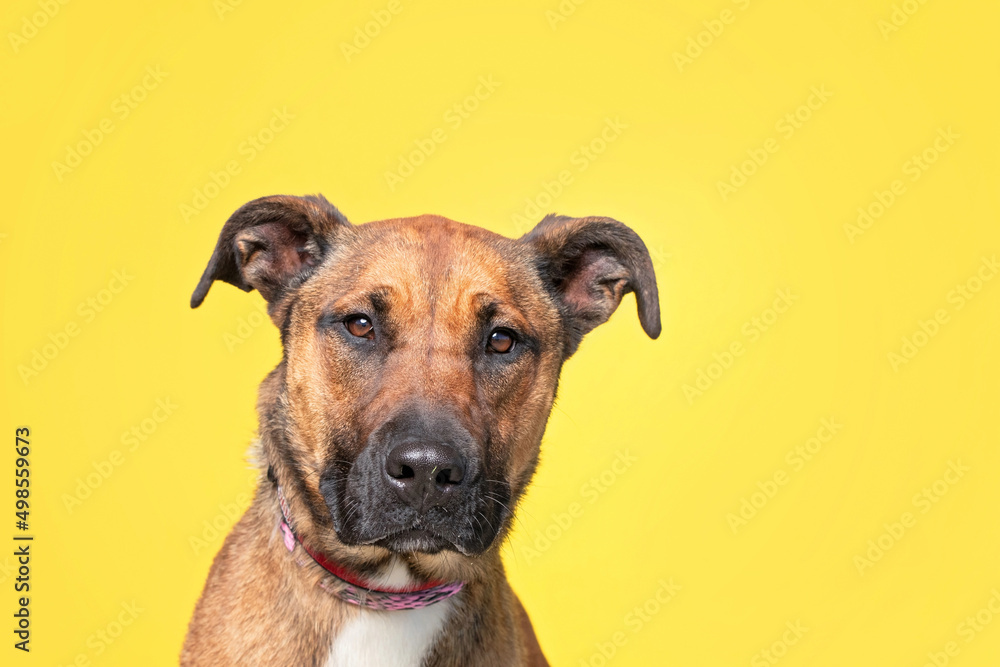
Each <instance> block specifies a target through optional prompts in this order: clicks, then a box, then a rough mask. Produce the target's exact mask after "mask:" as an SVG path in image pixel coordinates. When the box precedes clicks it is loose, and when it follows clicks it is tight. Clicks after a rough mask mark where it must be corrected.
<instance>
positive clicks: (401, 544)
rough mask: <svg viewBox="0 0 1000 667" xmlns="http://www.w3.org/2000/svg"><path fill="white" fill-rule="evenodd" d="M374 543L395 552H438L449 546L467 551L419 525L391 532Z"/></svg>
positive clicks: (461, 551) (460, 550)
mask: <svg viewBox="0 0 1000 667" xmlns="http://www.w3.org/2000/svg"><path fill="white" fill-rule="evenodd" d="M373 543H374V544H377V545H378V546H380V547H383V548H386V549H388V550H389V551H393V552H395V553H412V552H420V553H437V552H439V551H442V550H444V549H447V548H452V549H455V550H457V551H459V552H460V553H465V552H464V550H463V549H462V548H461V547H460V546H459V545H457V544H455V543H454V542H453V541H451V540H449V539H447V538H446V537H443V536H442V535H438V534H437V533H435V532H433V531H431V530H427V529H426V528H420V527H417V526H413V527H410V528H404V529H403V530H397V531H395V532H392V533H389V534H388V535H386V536H384V537H381V538H379V539H377V540H374V541H373Z"/></svg>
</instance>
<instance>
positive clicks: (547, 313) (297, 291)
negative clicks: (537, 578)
mask: <svg viewBox="0 0 1000 667" xmlns="http://www.w3.org/2000/svg"><path fill="white" fill-rule="evenodd" d="M217 280H221V281H223V282H227V283H230V284H231V285H235V286H236V287H239V288H240V289H242V290H244V291H248V292H249V291H251V290H254V289H256V290H257V291H258V292H260V294H261V295H262V296H263V297H264V299H265V301H266V302H267V310H268V314H269V316H270V319H271V320H272V321H273V322H274V324H275V326H276V327H277V328H278V329H279V330H280V332H281V342H282V347H283V352H284V354H283V357H282V360H281V363H280V364H278V366H277V367H276V368H275V369H274V370H273V371H271V373H270V374H269V375H268V376H267V377H266V379H265V380H264V381H263V382H262V384H261V386H260V390H259V395H258V401H257V410H258V413H259V416H260V425H259V432H258V439H257V441H256V443H255V445H254V449H253V451H252V456H253V457H254V458H255V459H256V460H257V462H258V463H259V466H260V476H259V481H258V486H257V490H256V492H255V495H254V498H253V500H252V501H251V504H250V506H249V508H248V509H247V511H246V513H245V514H244V515H243V517H242V518H241V519H240V520H239V521H238V522H237V523H236V525H235V526H234V527H233V529H232V531H231V533H230V534H229V535H228V537H227V538H226V540H225V543H224V544H223V546H222V548H221V550H220V551H219V553H218V554H217V556H216V557H215V560H214V562H213V564H212V567H211V570H210V572H209V575H208V580H207V582H206V584H205V588H204V591H203V592H202V595H201V597H200V599H199V601H198V603H197V605H196V608H195V611H194V614H193V616H192V618H191V621H190V626H189V628H188V632H187V637H186V639H185V642H184V646H183V648H182V651H181V660H180V661H181V664H182V665H211V666H212V667H218V666H220V665H295V666H297V667H300V666H302V665H317V666H328V667H332V666H335V665H337V666H342V665H351V666H358V665H361V666H367V665H393V666H409V665H413V666H416V665H442V666H451V665H454V666H456V667H457V666H462V667H468V666H470V665H487V666H498V667H500V666H502V667H507V666H512V665H530V666H536V665H547V664H548V663H547V662H546V659H545V657H544V654H543V653H542V650H541V648H540V646H539V643H538V640H537V638H536V636H535V633H534V630H533V628H532V625H531V621H530V620H529V618H528V615H527V614H526V612H525V610H524V607H523V606H522V605H521V603H520V602H519V600H518V598H517V596H516V595H515V594H514V592H513V590H512V589H511V587H510V585H509V584H508V582H507V579H506V575H505V573H504V567H503V563H502V562H501V557H500V545H501V544H502V543H503V541H504V539H505V537H506V535H507V533H508V531H509V529H510V524H511V517H512V516H513V514H514V509H515V507H516V505H517V502H518V500H519V498H520V497H521V496H522V494H523V493H524V491H525V488H526V487H527V486H528V483H529V481H530V480H531V478H532V475H533V473H534V471H535V467H536V465H537V463H538V456H539V446H540V443H541V439H542V433H543V431H544V430H545V424H546V422H547V420H548V416H549V412H550V410H551V409H552V405H553V401H554V399H555V396H556V388H557V385H558V380H559V373H560V370H561V368H562V365H563V363H564V362H565V361H566V359H567V358H569V356H570V355H572V354H573V353H574V352H575V351H576V350H577V347H578V346H579V344H580V340H581V339H582V338H583V336H584V335H585V334H586V333H587V332H589V331H590V330H592V329H593V328H594V327H596V326H597V325H599V324H601V323H603V322H605V321H607V319H608V318H609V317H610V316H611V314H612V313H613V312H614V311H615V309H616V308H617V307H618V304H619V302H620V301H621V299H622V297H623V296H624V295H625V294H626V293H629V292H634V293H635V298H636V303H637V308H638V315H639V322H640V324H641V326H642V328H643V330H644V331H645V332H646V334H647V335H648V336H649V337H651V338H656V337H657V336H658V335H659V333H660V312H659V300H658V294H657V288H656V279H655V276H654V272H653V264H652V262H651V260H650V256H649V253H648V252H647V250H646V247H645V245H644V244H643V242H642V240H640V238H639V236H638V235H636V234H635V232H633V231H632V230H631V229H629V228H628V227H626V226H625V225H624V224H622V223H620V222H617V221H615V220H612V219H610V218H603V217H589V218H571V217H564V216H557V215H549V216H547V217H545V218H544V219H543V220H542V221H541V222H539V223H538V224H537V226H535V227H534V229H532V230H531V231H530V232H528V233H527V234H525V235H524V236H522V237H520V238H518V239H511V238H507V237H504V236H500V235H498V234H495V233H493V232H490V231H488V230H485V229H483V228H480V227H475V226H472V225H467V224H463V223H459V222H455V221H452V220H449V219H447V218H444V217H440V216H436V215H422V216H419V217H412V218H397V219H391V220H381V221H377V222H369V223H365V224H361V225H353V224H351V223H350V222H348V220H347V218H345V217H344V216H343V215H342V214H341V213H340V211H338V210H337V208H335V207H334V206H333V205H332V204H330V203H329V202H328V201H327V200H326V199H325V198H324V197H322V196H321V195H315V196H306V197H296V196H284V195H280V196H272V197H264V198H261V199H257V200H254V201H251V202H249V203H248V204H245V205H244V206H242V207H241V208H240V209H239V210H237V211H236V212H235V213H234V214H233V215H232V216H231V217H230V218H229V220H228V221H227V222H226V223H225V225H224V226H223V228H222V232H221V234H220V235H219V240H218V243H217V245H216V247H215V250H214V252H213V253H212V256H211V258H210V260H209V262H208V266H207V268H206V269H205V272H204V274H203V275H202V277H201V281H200V282H199V283H198V285H197V288H196V289H195V291H194V294H193V295H192V297H191V307H192V308H196V307H198V306H199V305H200V304H201V303H202V301H203V300H204V298H205V296H206V294H207V293H208V291H209V288H210V287H211V286H212V284H213V283H214V282H215V281H217Z"/></svg>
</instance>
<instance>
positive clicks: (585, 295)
mask: <svg viewBox="0 0 1000 667" xmlns="http://www.w3.org/2000/svg"><path fill="white" fill-rule="evenodd" d="M521 241H522V242H526V243H529V244H531V245H532V246H533V247H534V249H535V251H536V252H537V254H538V257H539V260H540V266H539V269H540V271H541V274H542V279H543V280H544V281H545V282H546V283H547V285H548V287H549V289H550V291H552V292H553V293H554V294H555V295H556V296H557V299H558V301H559V304H560V310H561V311H562V313H563V318H564V320H565V322H566V356H567V357H569V356H570V355H571V354H573V352H575V351H576V348H577V346H578V345H579V344H580V340H581V339H582V338H583V336H584V335H585V334H586V333H588V332H589V331H591V330H592V329H594V327H596V326H597V325H599V324H603V323H604V322H607V321H608V318H609V317H611V314H612V313H614V312H615V309H617V308H618V304H619V303H620V302H621V300H622V297H623V296H624V295H625V294H627V293H629V292H635V298H636V304H637V306H638V309H639V322H640V323H641V324H642V328H643V330H644V331H645V332H646V334H647V335H648V336H649V337H650V338H656V337H657V336H659V335H660V302H659V296H658V293H657V289H656V276H655V275H654V273H653V262H652V260H651V259H650V257H649V252H648V251H647V250H646V246H645V244H643V242H642V239H640V238H639V236H638V235H637V234H636V233H635V232H633V231H632V230H631V229H629V228H628V227H626V226H625V225H623V224H622V223H620V222H618V221H617V220H612V219H611V218H569V217H565V216H561V215H548V216H546V217H545V219H544V220H542V221H541V222H539V223H538V224H537V225H536V226H535V228H534V229H532V230H531V231H530V232H528V233H527V234H525V235H524V236H522V237H521Z"/></svg>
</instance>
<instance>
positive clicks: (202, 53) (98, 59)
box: [0, 0, 1000, 667]
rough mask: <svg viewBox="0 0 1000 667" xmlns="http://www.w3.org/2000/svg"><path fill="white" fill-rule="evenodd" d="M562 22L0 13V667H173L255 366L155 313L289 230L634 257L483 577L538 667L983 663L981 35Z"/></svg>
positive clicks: (409, 7) (931, 5)
mask: <svg viewBox="0 0 1000 667" xmlns="http://www.w3.org/2000/svg"><path fill="white" fill-rule="evenodd" d="M577 3H578V4H577ZM577 3H574V2H573V1H572V0H563V1H562V2H561V3H560V2H559V0H549V1H548V2H539V3H530V2H520V1H514V2H507V3H503V4H502V6H501V5H500V4H496V5H491V6H488V7H485V6H482V5H481V4H480V3H469V2H453V1H449V2H432V1H430V0H421V1H420V2H415V1H412V0H394V2H392V3H390V2H388V0H386V1H385V2H383V1H382V0H374V1H368V2H363V3H320V2H306V3H294V4H286V5H279V4H278V3H265V2H262V1H261V0H243V1H242V2H239V1H238V0H200V1H198V2H193V1H190V0H188V1H185V2H172V3H167V2H161V3H141V2H77V1H75V0H73V1H70V2H66V3H65V4H62V3H61V2H60V1H59V0H40V1H39V0H14V1H12V2H8V3H5V5H4V8H3V9H2V10H0V27H2V29H3V35H4V43H3V45H2V46H0V51H2V54H0V90H2V91H3V104H2V109H0V122H2V125H0V127H2V129H3V134H2V137H3V144H4V150H3V155H4V159H3V165H2V167H0V170H2V173H0V176H2V183H3V211H4V214H3V217H2V219H0V266H2V269H0V271H2V275H3V285H2V291H0V294H2V299H3V301H2V343H3V344H2V367H3V372H4V382H3V395H2V401H0V402H2V412H3V415H2V425H3V429H4V430H5V431H6V432H7V434H8V436H7V437H8V438H9V442H10V443H11V444H13V440H14V429H15V427H18V426H28V427H30V428H31V431H32V448H33V453H32V457H31V471H32V477H31V479H32V482H33V485H32V487H31V488H32V496H31V499H32V506H31V529H30V532H31V533H32V534H34V535H35V536H36V539H35V541H34V543H33V546H32V549H33V552H32V553H33V558H32V571H31V576H32V582H31V585H32V588H31V603H30V609H31V620H32V626H31V627H32V631H33V634H32V640H31V648H32V650H31V653H30V654H29V655H24V654H22V653H21V652H20V651H16V650H15V649H14V648H13V646H12V645H13V635H12V633H11V628H12V627H13V626H12V617H11V614H12V613H13V612H14V609H15V598H16V597H17V595H16V594H15V592H14V591H13V583H14V577H15V576H16V573H15V572H14V571H13V569H12V564H13V556H11V555H6V556H0V580H2V584H0V591H2V593H0V609H2V610H3V613H2V617H3V618H6V619H7V621H5V622H4V623H3V624H0V629H2V630H3V634H2V636H3V637H5V638H6V639H5V640H4V641H5V644H4V645H3V646H2V647H0V656H3V657H2V658H0V662H2V663H3V664H11V665H14V664H39V665H43V664H44V665H69V664H72V663H73V662H74V661H78V664H94V665H147V664H150V665H152V664H163V665H166V664H171V663H174V662H176V656H177V654H178V651H179V649H180V645H181V642H182V639H183V636H184V632H185V627H186V623H187V619H188V617H189V615H190V613H191V610H192V608H193V605H194V602H195V600H196V598H197V596H198V594H199V592H200V589H201V586H202V584H203V581H204V578H205V575H206V573H207V571H208V568H209V565H210V562H211V558H212V556H213V554H214V553H215V551H216V550H217V549H218V547H219V545H220V544H221V541H222V535H223V534H224V533H225V532H226V531H227V530H228V528H229V526H230V525H231V524H232V521H233V518H234V515H235V512H236V511H238V510H239V509H241V508H242V506H244V505H245V502H246V496H247V494H248V493H249V492H250V489H251V487H252V475H251V472H250V470H249V469H248V466H247V463H246V461H245V458H244V455H245V451H246V449H247V446H248V444H249V442H250V441H251V439H252V437H253V433H254V429H255V427H256V416H255V413H254V400H255V392H256V388H257V384H258V383H259V382H260V380H261V379H262V378H263V376H264V375H265V374H266V372H267V371H268V370H269V369H270V368H272V367H273V366H274V364H275V363H276V362H277V360H278V358H279V356H280V346H279V341H278V337H277V334H276V331H275V330H274V328H273V327H272V326H271V325H270V323H269V322H267V321H264V320H263V318H262V317H261V315H260V307H261V303H262V302H261V298H260V296H259V295H258V294H256V293H251V294H244V293H242V292H240V291H239V290H236V289H233V288H231V287H229V286H226V285H217V286H216V287H215V289H213V290H212V293H211V295H210V296H209V298H208V299H207V300H206V302H205V305H204V306H203V307H202V308H201V309H199V310H196V311H192V310H190V309H189V308H188V299H189V296H190V293H191V291H192V290H193V288H194V286H195V283H196V282H197V279H198V277H199V276H200V274H201V271H202V269H203V268H204V265H205V264H206V262H207V260H208V257H209V254H210V253H211V250H212V247H213V245H214V243H215V239H216V236H217V234H218V232H219V230H220V228H221V225H222V223H223V222H224V221H225V219H226V218H227V216H228V215H229V214H230V213H231V212H232V211H233V210H235V209H236V208H237V207H238V206H239V205H241V204H243V203H244V202H246V201H248V200H250V199H253V198H256V197H259V196H263V195H268V194H275V193H289V194H306V193H313V192H322V193H323V194H325V195H326V196H327V197H328V198H329V199H330V200H331V201H332V202H333V203H335V204H336V205H337V206H339V207H340V208H341V210H342V211H343V212H344V213H345V214H346V215H347V216H348V217H349V218H350V219H352V220H353V221H355V222H363V221H367V220H374V219H381V218H388V217H395V216H406V215H415V214H420V213H425V212H427V213H430V212H433V213H438V214H442V215H445V216H448V217H451V218H454V219H457V220H461V221H464V222H470V223H474V224H478V225H482V226H484V227H487V228H489V229H492V230H495V231H497V232H499V233H502V234H506V235H518V234H520V233H522V232H523V231H525V229H526V225H527V224H528V223H527V222H526V221H530V222H532V223H533V222H534V221H536V220H537V219H539V218H540V217H541V216H540V214H539V213H545V212H550V211H558V212H561V213H565V214H571V215H608V216H612V217H614V218H617V219H619V220H622V221H624V222H626V223H627V224H629V225H630V226H632V227H633V228H634V229H635V230H637V231H638V232H639V234H640V235H641V236H642V238H643V239H644V240H645V242H646V244H647V245H648V247H649V248H650V250H651V251H652V253H653V256H654V261H655V266H656V271H657V276H658V282H659V286H660V294H661V306H662V311H663V323H664V331H663V334H662V336H661V337H660V338H659V340H657V341H650V340H649V339H647V338H646V337H645V336H644V335H643V333H642V331H641V329H640V328H639V326H638V321H637V319H636V316H635V304H634V300H633V299H632V297H627V299H626V300H625V302H624V303H623V304H622V307H621V308H620V309H619V311H618V312H617V313H616V314H615V316H614V317H613V318H612V320H611V321H610V322H609V323H608V324H606V325H604V326H602V327H600V328H599V329H597V330H596V331H595V332H593V333H592V334H591V335H590V336H589V337H588V338H587V339H586V340H585V342H584V344H583V345H582V347H581V349H580V351H579V352H578V354H577V355H576V356H575V357H574V358H573V359H572V360H570V361H569V362H568V363H567V365H566V367H565V371H564V374H563V379H562V383H561V386H560V395H559V399H558V403H557V407H556V409H555V410H554V411H553V414H552V419H551V422H550V425H549V429H548V432H547V434H546V437H545V440H544V442H543V447H542V463H541V466H540V468H539V470H538V473H537V475H536V478H535V481H534V484H533V486H532V487H531V490H530V492H529V494H528V496H527V497H526V499H525V501H524V502H523V504H522V506H521V508H520V512H519V520H518V521H517V524H516V529H515V531H514V534H513V536H512V538H511V539H510V541H509V543H508V544H507V545H505V546H504V554H505V560H506V563H507V565H508V568H509V575H510V579H511V581H512V583H513V585H514V587H515V589H516V590H517V592H518V593H519V594H520V596H521V598H522V599H523V600H524V603H525V606H526V607H527V609H528V610H529V612H530V614H531V617H532V619H533V621H534V624H535V628H536V630H537V632H538V635H539V637H540V639H541V643H542V646H543V647H544V649H545V651H546V653H547V654H548V656H549V658H550V660H551V661H552V663H553V664H556V665H593V666H595V667H596V666H598V665H603V664H610V665H747V664H749V665H751V666H752V667H756V666H758V665H772V664H781V665H783V666H785V665H787V666H788V667H793V666H795V665H811V666H814V665H815V666H819V665H848V664H849V665H912V666H913V667H919V666H921V665H924V664H927V663H930V664H934V661H936V662H937V663H938V664H945V662H946V663H947V664H955V665H959V666H960V667H972V666H973V665H995V664H998V660H1000V657H998V656H1000V620H997V619H995V618H994V617H995V615H996V614H995V612H996V611H1000V596H998V597H996V598H994V595H997V594H995V592H994V591H996V590H1000V571H998V569H997V565H998V563H1000V527H998V525H1000V524H998V521H997V519H996V511H997V507H998V504H1000V485H998V484H997V477H998V473H1000V456H998V454H997V438H998V435H1000V428H998V419H997V402H998V398H1000V384H998V376H1000V354H998V351H997V345H996V341H997V330H998V326H1000V311H998V307H997V305H998V303H1000V279H995V276H994V275H993V274H994V273H995V272H996V267H995V263H996V257H997V253H1000V226H998V214H1000V200H998V195H997V182H998V178H1000V166H998V158H997V155H998V148H1000V142H998V138H1000V131H998V124H997V118H998V116H1000V113H998V112H1000V109H998V100H1000V96H998V93H997V87H996V82H997V81H996V79H997V73H998V71H1000V69H998V68H1000V46H998V42H997V39H996V26H997V22H998V20H1000V6H998V5H997V4H996V3H994V2H982V1H976V0H954V1H952V2H943V1H941V0H905V1H901V0H897V1H895V2H893V0H866V1H862V0H848V1H844V2H840V1H838V2H834V1H833V0H822V1H819V2H809V3H806V2H795V1H794V0H767V1H765V0H735V1H731V0H712V1H694V0H678V1H676V2H666V3H665V2H616V3H612V2H608V1H607V0H587V1H586V2H580V0H577ZM345 5H347V6H345ZM366 31H367V32H368V35H365V32H366ZM456 105H457V108H456ZM432 149H433V150H432ZM387 173H390V174H392V173H394V174H395V177H392V176H387ZM720 184H721V185H720ZM859 208H860V209H861V211H862V212H863V213H865V214H866V215H867V217H860V220H859V216H860V215H861V214H860V213H859ZM536 209H537V211H536ZM0 465H2V469H3V470H6V471H9V472H8V473H5V474H4V475H3V476H2V478H0V498H2V499H4V500H2V501H0V508H3V512H2V513H0V515H2V516H4V517H5V518H4V522H3V524H2V525H3V528H2V529H0V535H4V537H2V538H0V539H2V540H3V541H4V543H5V544H10V545H13V541H12V540H11V539H10V538H11V536H12V535H13V534H14V533H16V532H18V531H16V530H15V529H14V525H13V524H14V516H13V514H14V507H13V502H14V497H13V472H12V471H13V468H14V453H13V451H12V447H11V448H8V450H7V453H6V454H5V455H4V457H3V462H2V464H0ZM956 471H958V472H956ZM4 480H6V481H4ZM2 488H6V489H7V490H2ZM12 550H13V546H10V547H9V548H8V547H4V548H3V549H2V550H0V553H4V554H9V553H12ZM991 605H992V607H993V610H991V609H990V607H991ZM977 619H978V620H977ZM765 652H766V653H765Z"/></svg>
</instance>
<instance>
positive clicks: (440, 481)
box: [385, 441, 465, 511]
mask: <svg viewBox="0 0 1000 667" xmlns="http://www.w3.org/2000/svg"><path fill="white" fill-rule="evenodd" d="M385 471H386V473H388V475H389V482H390V483H391V484H392V486H394V487H395V488H396V491H397V493H399V496H400V497H401V498H402V499H403V500H404V501H405V502H406V503H407V504H408V505H410V506H411V507H413V508H415V509H417V510H419V511H425V510H427V509H430V508H431V507H434V506H436V505H441V504H442V503H443V502H444V501H445V500H446V499H447V498H448V495H449V492H450V491H451V490H452V489H453V488H455V487H457V486H459V485H460V484H461V483H462V480H463V479H465V462H464V461H463V460H462V456H461V455H460V454H459V453H458V452H457V451H456V450H455V449H454V448H452V447H450V446H448V445H445V444H441V443H434V444H426V443H423V442H414V441H410V442H403V443H401V444H399V445H397V446H395V447H393V448H392V450H390V452H389V455H388V456H387V457H386V459H385Z"/></svg>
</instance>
